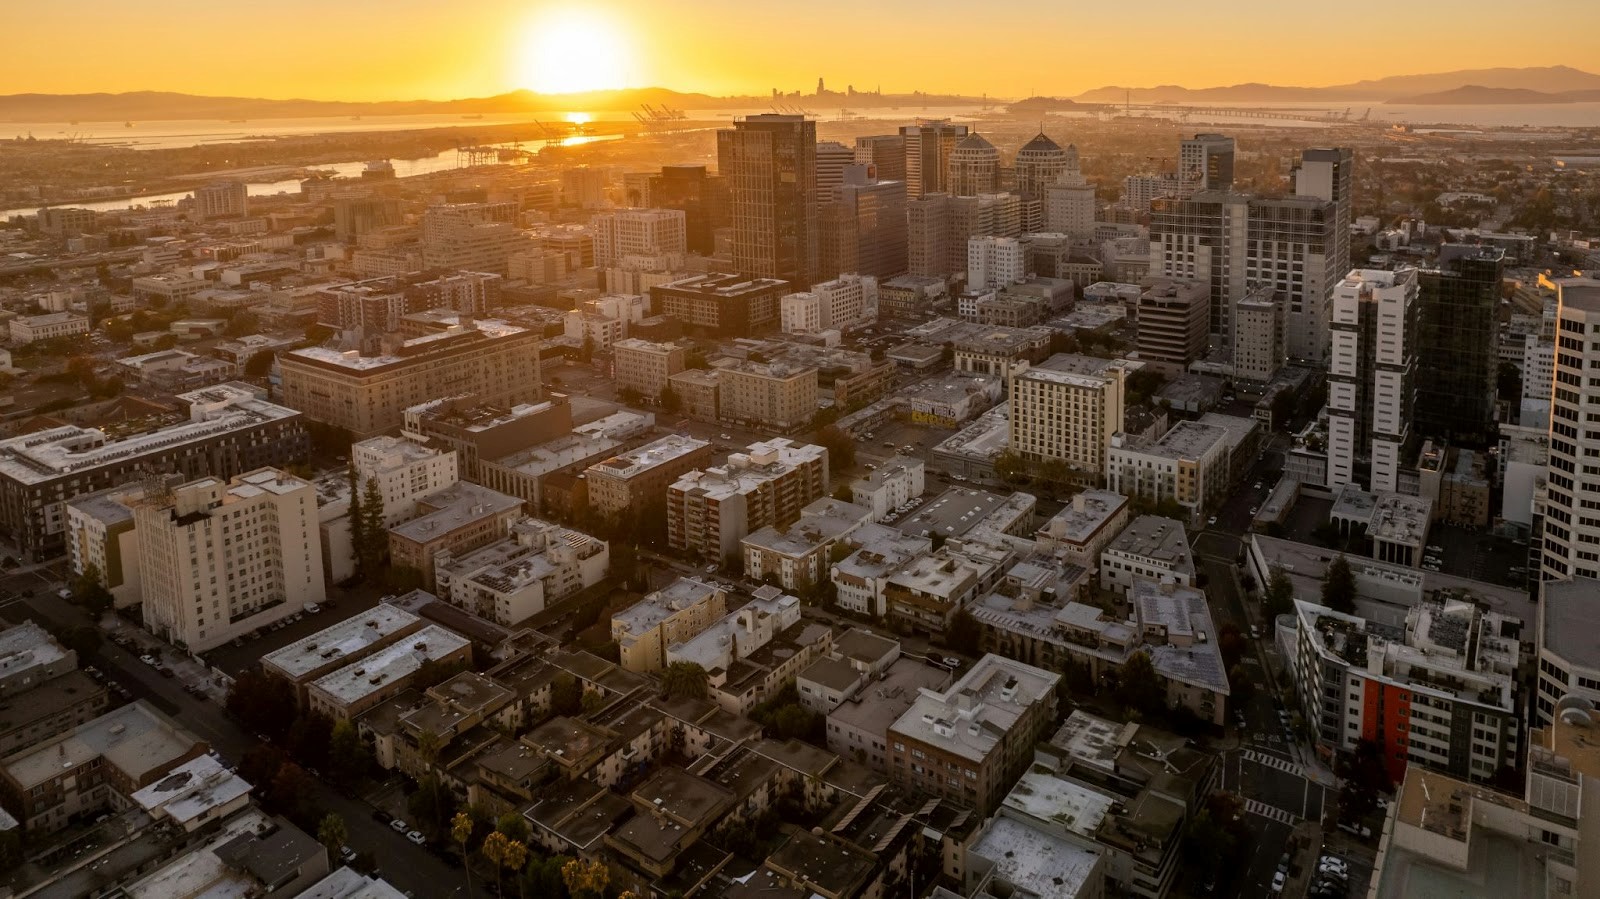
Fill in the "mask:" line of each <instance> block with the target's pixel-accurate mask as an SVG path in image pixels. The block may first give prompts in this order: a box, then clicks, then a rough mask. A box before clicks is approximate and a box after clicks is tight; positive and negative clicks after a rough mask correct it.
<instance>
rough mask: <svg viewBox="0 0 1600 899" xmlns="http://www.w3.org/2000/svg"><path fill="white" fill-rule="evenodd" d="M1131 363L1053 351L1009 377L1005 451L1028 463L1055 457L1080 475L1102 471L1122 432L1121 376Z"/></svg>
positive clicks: (1133, 367)
mask: <svg viewBox="0 0 1600 899" xmlns="http://www.w3.org/2000/svg"><path fill="white" fill-rule="evenodd" d="M1136 369H1137V363H1130V362H1128V361H1126V360H1121V359H1099V358H1095V357H1091V356H1074V355H1069V354H1058V355H1055V356H1051V357H1050V358H1049V359H1047V360H1046V361H1045V362H1043V363H1041V364H1040V365H1037V366H1034V367H1033V368H1030V369H1027V370H1026V371H1023V372H1021V373H1018V374H1013V375H1012V377H1011V385H1010V391H1009V393H1010V396H1011V418H1010V426H1011V450H1012V452H1015V453H1016V454H1017V455H1019V456H1021V457H1022V458H1023V459H1026V460H1028V461H1030V462H1047V461H1050V460H1059V461H1062V462H1065V463H1066V464H1067V465H1068V466H1070V467H1071V468H1072V469H1073V470H1074V471H1076V472H1079V473H1081V474H1082V476H1084V477H1086V478H1094V479H1098V478H1099V477H1100V475H1102V474H1103V473H1104V472H1105V458H1106V450H1107V449H1109V448H1110V446H1111V438H1112V435H1114V434H1116V433H1117V432H1119V431H1121V430H1122V424H1123V422H1122V415H1123V404H1124V394H1125V390H1126V382H1127V377H1128V375H1129V374H1131V373H1132V372H1133V371H1135V370H1136Z"/></svg>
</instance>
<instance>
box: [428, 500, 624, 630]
mask: <svg viewBox="0 0 1600 899" xmlns="http://www.w3.org/2000/svg"><path fill="white" fill-rule="evenodd" d="M610 565H611V549H610V547H609V546H608V545H607V544H606V542H605V541H604V540H599V539H597V538H595V537H592V536H590V535H588V534H585V533H583V532H581V531H575V530H573V529H571V528H567V527H562V526H561V525H558V524H554V523H551V522H548V521H541V520H539V519H537V518H524V519H522V520H521V521H518V522H517V523H516V524H514V525H512V526H511V536H510V538H508V539H505V540H501V541H499V542H496V543H491V544H489V545H488V546H485V547H481V548H479V549H475V550H471V551H469V552H466V553H463V554H461V555H457V554H455V553H452V552H451V551H449V550H444V551H441V552H439V553H437V554H436V555H435V557H434V573H433V577H434V583H435V584H436V585H437V589H436V591H435V592H436V594H437V595H438V597H439V598H440V599H443V600H445V601H447V602H449V603H450V604H451V605H455V606H459V607H461V608H463V609H466V610H467V611H469V612H471V613H472V614H474V615H476V616H478V617H479V618H486V619H488V620H490V621H493V622H495V623H496V624H500V625H504V626H506V627H514V626H517V625H519V624H521V623H522V622H524V621H526V620H528V619H529V618H532V617H533V616H534V615H537V614H539V613H540V612H542V611H544V610H545V609H546V608H547V607H549V606H551V605H553V604H555V603H558V602H560V601H561V600H563V599H566V598H568V597H570V596H573V595H574V594H576V593H578V592H579V591H581V590H586V589H588V588H590V587H593V586H594V585H595V584H598V583H599V582H600V581H601V580H602V579H604V578H605V576H606V574H607V571H608V569H609V568H610Z"/></svg>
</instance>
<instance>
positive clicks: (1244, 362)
mask: <svg viewBox="0 0 1600 899" xmlns="http://www.w3.org/2000/svg"><path fill="white" fill-rule="evenodd" d="M1283 330H1284V318H1283V301H1282V299H1281V298H1280V297H1279V295H1278V292H1277V291H1276V290H1274V289H1273V288H1271V287H1258V288H1256V289H1255V290H1252V291H1250V292H1249V293H1247V294H1245V295H1244V296H1243V297H1241V298H1240V299H1239V301H1238V302H1237V303H1235V304H1233V376H1234V377H1235V378H1238V379H1239V380H1241V381H1250V382H1253V383H1257V384H1268V383H1271V381H1272V379H1273V378H1274V377H1276V376H1277V374H1278V370H1279V369H1280V368H1282V367H1283V363H1284V358H1285V356H1286V355H1287V354H1286V352H1285V348H1284V344H1283Z"/></svg>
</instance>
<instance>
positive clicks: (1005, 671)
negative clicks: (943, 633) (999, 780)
mask: <svg viewBox="0 0 1600 899" xmlns="http://www.w3.org/2000/svg"><path fill="white" fill-rule="evenodd" d="M1060 681H1061V675H1059V674H1054V673H1052V672H1049V671H1045V670H1044V669H1042V668H1035V667H1034V666H1032V665H1028V664H1025V663H1023V662H1018V661H1015V660H1013V659H1008V658H1005V657H1003V656H997V655H994V654H992V653H990V654H988V655H985V656H984V657H983V658H981V659H979V660H978V662H977V664H975V665H973V666H972V667H971V668H970V669H968V670H967V673H966V674H965V675H963V676H962V678H961V679H960V680H958V681H956V683H955V684H953V685H952V686H951V687H950V688H949V689H948V690H946V691H944V692H942V693H938V692H934V691H932V690H922V691H921V692H920V694H919V695H918V696H917V698H916V700H915V701H914V702H913V703H912V705H911V708H909V709H908V710H907V711H906V712H905V713H904V714H902V715H901V716H900V717H899V718H898V719H897V720H896V721H895V722H894V724H893V725H892V726H891V727H890V730H891V731H892V732H894V733H897V734H903V735H905V736H907V737H909V738H911V739H914V740H918V741H920V742H922V743H924V744H927V745H929V746H935V747H938V748H939V749H942V750H944V751H945V752H949V753H951V754H953V755H957V756H960V757H961V758H964V759H968V760H970V761H981V760H983V759H984V758H986V757H987V756H988V755H989V753H991V752H993V751H994V749H995V747H996V746H997V745H998V743H999V742H1000V739H1001V737H1002V736H1004V734H1005V733H1007V732H1008V731H1009V730H1010V729H1011V727H1012V726H1013V725H1015V724H1016V722H1017V719H1018V718H1020V717H1021V716H1022V714H1023V712H1025V711H1026V710H1027V709H1028V708H1029V707H1031V706H1032V705H1033V704H1034V703H1036V702H1040V701H1043V700H1045V699H1046V698H1047V697H1048V696H1049V695H1051V694H1053V693H1054V691H1055V689H1056V686H1057V684H1059V683H1060Z"/></svg>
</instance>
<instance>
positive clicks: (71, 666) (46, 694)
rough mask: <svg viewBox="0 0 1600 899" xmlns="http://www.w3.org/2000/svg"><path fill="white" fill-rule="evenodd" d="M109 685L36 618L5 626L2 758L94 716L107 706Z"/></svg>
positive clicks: (0, 686)
mask: <svg viewBox="0 0 1600 899" xmlns="http://www.w3.org/2000/svg"><path fill="white" fill-rule="evenodd" d="M107 696H108V693H107V692H106V688H105V686H104V685H102V684H100V683H98V682H97V681H96V680H94V679H91V678H90V677H89V675H87V674H85V673H84V672H82V671H80V670H79V669H78V654H77V652H75V651H73V650H70V649H67V648H66V647H64V646H62V645H61V644H60V643H58V642H56V640H55V638H54V637H52V636H50V634H48V633H47V632H46V631H45V630H44V628H42V627H40V626H39V625H37V624H35V623H34V622H32V621H28V622H24V623H22V624H18V625H12V626H10V627H7V628H6V629H5V630H0V757H4V756H8V755H12V754H14V753H17V752H20V751H22V750H24V749H27V748H28V747H30V746H33V745H35V744H37V743H40V742H42V741H44V740H49V739H51V738H53V737H55V736H56V735H57V734H61V733H65V732H66V731H69V730H72V729H73V728H75V727H77V726H79V725H81V724H84V723H85V722H88V721H91V720H93V719H94V718H96V717H97V716H99V715H100V713H101V712H103V711H105V707H106V699H107Z"/></svg>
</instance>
